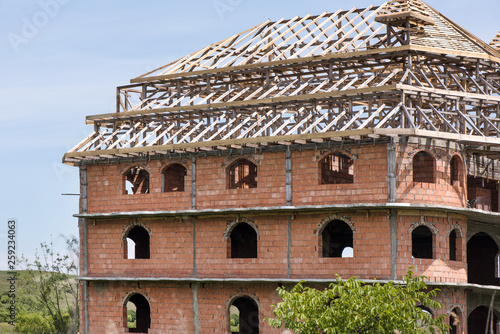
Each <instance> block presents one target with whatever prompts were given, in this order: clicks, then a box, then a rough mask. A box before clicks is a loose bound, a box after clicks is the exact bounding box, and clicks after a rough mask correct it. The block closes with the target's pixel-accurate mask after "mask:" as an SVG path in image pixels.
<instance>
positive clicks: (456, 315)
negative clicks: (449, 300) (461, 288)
mask: <svg viewBox="0 0 500 334" xmlns="http://www.w3.org/2000/svg"><path fill="white" fill-rule="evenodd" d="M461 323H462V312H461V311H460V309H459V308H458V307H455V308H454V309H453V310H452V311H451V312H450V317H449V325H450V327H451V328H450V334H458V333H461V332H460V331H459V330H460V325H461Z"/></svg>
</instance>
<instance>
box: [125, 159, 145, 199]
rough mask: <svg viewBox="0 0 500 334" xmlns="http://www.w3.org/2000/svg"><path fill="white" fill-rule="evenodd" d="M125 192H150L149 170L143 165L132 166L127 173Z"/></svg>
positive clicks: (130, 193)
mask: <svg viewBox="0 0 500 334" xmlns="http://www.w3.org/2000/svg"><path fill="white" fill-rule="evenodd" d="M125 193H126V194H129V195H132V194H149V172H148V171H147V170H146V169H145V168H143V167H139V166H136V167H132V168H130V169H129V170H128V172H127V173H125Z"/></svg>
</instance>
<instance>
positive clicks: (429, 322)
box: [268, 271, 449, 334]
mask: <svg viewBox="0 0 500 334" xmlns="http://www.w3.org/2000/svg"><path fill="white" fill-rule="evenodd" d="M404 281H405V284H403V285H399V284H395V283H393V282H389V283H386V284H381V283H378V282H376V283H375V284H365V283H363V282H362V281H359V280H358V279H357V278H355V277H353V278H350V279H348V280H342V279H341V278H340V277H338V278H337V280H336V281H335V282H334V283H332V284H330V286H329V288H327V289H324V290H322V291H320V290H317V289H314V288H309V287H304V286H303V284H302V283H299V284H297V285H296V286H295V287H294V288H293V289H292V290H291V291H287V290H286V289H285V288H278V293H279V295H280V297H281V299H282V300H283V302H281V303H279V304H278V305H277V306H275V307H274V315H275V317H276V319H268V321H269V324H270V325H271V326H272V327H275V328H280V327H281V326H285V328H287V329H290V330H292V331H294V332H295V333H298V334H317V333H328V334H365V333H366V334H368V333H370V334H388V333H398V334H399V333H400V334H414V333H447V330H448V328H449V327H448V325H446V324H444V323H443V321H444V317H443V316H438V317H436V318H432V316H431V315H430V314H429V313H427V312H424V311H423V310H422V308H421V307H425V308H429V309H438V308H441V307H442V306H441V304H439V303H438V302H436V301H434V300H433V299H432V298H434V297H435V296H436V294H437V291H438V290H436V289H434V290H428V289H427V285H426V284H425V282H424V277H423V276H414V275H413V273H412V272H411V271H408V273H407V275H406V276H405V277H404ZM419 306H420V307H419Z"/></svg>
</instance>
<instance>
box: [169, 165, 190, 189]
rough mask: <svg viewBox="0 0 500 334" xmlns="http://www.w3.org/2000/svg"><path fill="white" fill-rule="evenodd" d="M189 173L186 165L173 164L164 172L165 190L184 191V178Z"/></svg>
mask: <svg viewBox="0 0 500 334" xmlns="http://www.w3.org/2000/svg"><path fill="white" fill-rule="evenodd" d="M186 174H187V170H186V167H184V166H183V165H181V164H173V165H171V166H169V167H167V168H166V169H165V171H164V172H163V192H166V193H167V192H176V191H184V179H185V176H186Z"/></svg>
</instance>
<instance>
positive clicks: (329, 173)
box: [320, 152, 354, 184]
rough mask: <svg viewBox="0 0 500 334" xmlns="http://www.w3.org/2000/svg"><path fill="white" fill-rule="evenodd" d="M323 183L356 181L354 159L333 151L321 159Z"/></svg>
mask: <svg viewBox="0 0 500 334" xmlns="http://www.w3.org/2000/svg"><path fill="white" fill-rule="evenodd" d="M320 165H321V184H346V183H354V161H353V159H351V158H349V157H348V156H347V155H345V154H342V153H337V152H336V153H333V154H330V155H328V156H326V157H325V158H324V159H323V160H321V164H320Z"/></svg>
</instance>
